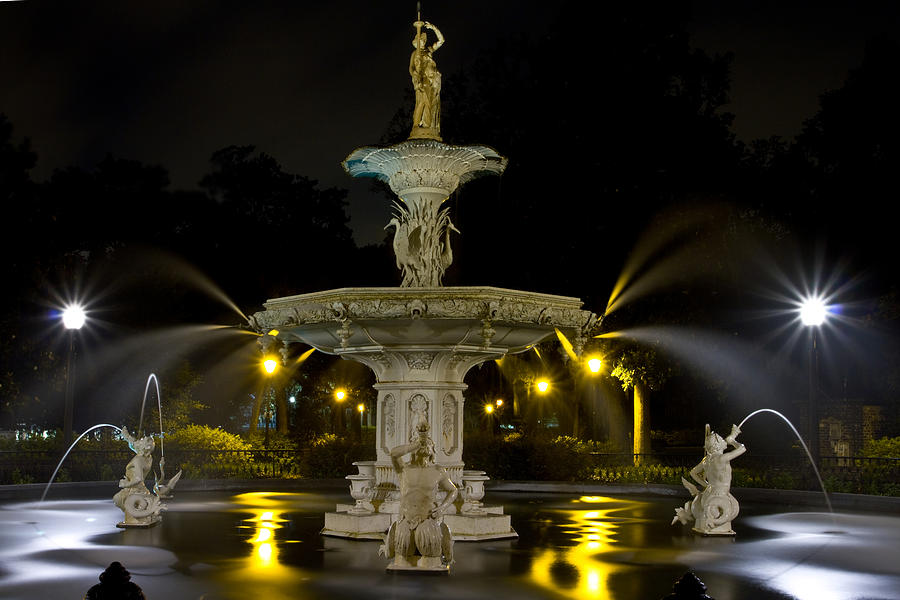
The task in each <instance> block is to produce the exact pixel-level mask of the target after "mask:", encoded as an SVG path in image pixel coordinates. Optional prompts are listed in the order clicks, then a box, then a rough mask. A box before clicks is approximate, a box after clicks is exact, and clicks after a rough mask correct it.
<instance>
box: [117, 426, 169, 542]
mask: <svg viewBox="0 0 900 600" xmlns="http://www.w3.org/2000/svg"><path fill="white" fill-rule="evenodd" d="M121 433H122V438H123V439H124V440H125V441H126V442H128V447H129V448H131V450H132V451H133V452H134V458H132V459H131V460H130V461H129V462H128V465H127V466H126V467H125V477H123V478H122V479H120V480H119V487H120V488H122V489H121V490H119V491H118V492H117V493H116V495H115V496H113V501H115V503H116V506H118V507H119V508H120V509H122V511H123V512H124V513H125V519H124V520H123V521H122V522H121V523H118V524H117V525H116V526H117V527H151V526H152V525H155V524H156V523H158V522H159V521H160V519H161V518H162V517H160V514H159V513H160V511H162V510H164V509H165V508H166V507H165V505H164V504H163V503H162V502H160V500H159V496H157V495H156V494H153V493H151V492H150V490H148V489H147V485H146V484H145V483H144V480H145V479H146V478H147V476H148V475H149V474H150V471H151V470H152V468H153V456H152V455H153V450H154V448H156V443H155V442H154V441H153V436H150V435H148V436H144V437H142V438H136V437H134V436H133V435H131V433H129V431H128V428H127V427H123V428H122V432H121Z"/></svg>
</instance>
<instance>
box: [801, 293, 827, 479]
mask: <svg viewBox="0 0 900 600" xmlns="http://www.w3.org/2000/svg"><path fill="white" fill-rule="evenodd" d="M827 316H828V307H827V306H826V305H825V301H824V300H823V299H822V298H821V297H820V296H811V297H809V298H806V299H805V300H803V302H802V303H801V304H800V321H801V322H802V323H803V324H804V325H806V326H807V327H809V342H810V343H809V406H808V408H807V413H808V415H807V416H808V422H807V435H808V436H809V453H810V454H811V455H812V459H813V462H814V463H818V462H819V421H818V418H817V416H818V414H817V413H818V411H817V406H816V400H817V397H818V391H819V390H818V387H819V381H818V374H819V369H818V358H819V357H818V350H817V348H816V342H817V340H816V337H817V336H816V334H817V333H818V330H819V327H820V326H821V325H822V324H823V323H824V322H825V319H826V317H827Z"/></svg>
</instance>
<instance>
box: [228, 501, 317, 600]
mask: <svg viewBox="0 0 900 600" xmlns="http://www.w3.org/2000/svg"><path fill="white" fill-rule="evenodd" d="M300 495H301V494H293V493H280V492H248V493H245V494H238V495H236V496H233V498H232V500H233V501H234V502H235V503H236V504H237V505H238V506H240V509H239V510H240V512H243V513H250V515H252V516H250V517H249V518H244V519H242V525H241V526H240V527H239V529H240V530H244V529H246V530H252V534H251V535H249V536H248V537H247V543H248V544H250V546H251V547H252V550H251V551H250V552H249V554H248V555H247V556H246V557H245V558H242V559H240V562H239V564H238V565H235V568H231V569H228V577H229V578H233V579H234V580H235V581H241V582H247V581H252V582H254V585H256V586H257V588H258V590H259V595H260V597H267V598H288V597H289V596H286V595H285V594H284V592H283V590H286V589H290V588H291V587H292V586H294V585H297V584H299V582H300V581H301V579H302V577H303V576H304V573H303V572H302V570H301V569H298V568H296V567H292V566H287V565H285V564H282V562H281V560H280V558H279V550H280V548H281V545H282V544H284V543H287V542H290V541H292V540H284V539H278V538H279V535H283V534H281V533H280V530H282V529H283V528H284V523H286V522H288V520H287V519H285V518H283V516H282V515H284V514H286V512H287V511H290V510H292V507H293V506H294V502H295V500H294V499H295V498H297V497H298V496H300Z"/></svg>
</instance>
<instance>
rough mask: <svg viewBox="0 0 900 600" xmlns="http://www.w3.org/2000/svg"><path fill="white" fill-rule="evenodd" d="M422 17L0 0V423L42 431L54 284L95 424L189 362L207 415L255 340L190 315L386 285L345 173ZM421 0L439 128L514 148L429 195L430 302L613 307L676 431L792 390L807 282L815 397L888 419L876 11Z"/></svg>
mask: <svg viewBox="0 0 900 600" xmlns="http://www.w3.org/2000/svg"><path fill="white" fill-rule="evenodd" d="M414 8H415V6H414V3H412V2H362V1H359V2H357V1H348V2H341V3H324V2H323V3H305V2H304V3H298V2H257V3H253V4H252V5H246V4H245V3H237V2H201V1H196V2H152V3H151V2H128V3H120V2H79V3H69V4H68V5H60V4H59V3H55V2H54V3H50V2H35V1H31V0H25V1H22V2H2V3H0V76H2V85H0V113H2V114H4V115H5V120H3V121H2V123H0V125H2V127H0V148H2V153H0V175H2V178H0V194H2V195H0V200H2V202H3V212H4V218H3V253H4V271H3V276H4V279H5V285H4V288H5V289H6V290H7V291H6V292H5V293H4V298H3V335H4V340H5V341H4V346H3V352H4V356H3V367H4V371H5V373H6V374H5V375H4V377H5V378H4V383H3V387H2V388H0V393H2V394H3V397H4V402H5V403H6V404H5V407H6V409H5V410H6V411H7V413H5V414H7V415H13V414H20V413H22V410H21V409H22V407H25V406H32V405H34V404H35V399H41V402H42V403H43V404H42V406H43V407H44V408H43V409H42V410H43V412H42V413H41V415H43V416H40V417H38V416H35V417H33V418H34V419H39V418H40V419H43V422H45V423H49V422H52V420H53V417H54V411H58V405H59V401H61V397H60V389H61V387H60V386H61V383H60V382H61V375H60V372H61V371H60V369H61V361H62V360H63V358H64V356H65V347H66V346H65V336H64V334H63V333H62V332H61V331H60V328H59V326H58V322H57V321H56V318H55V317H56V314H57V313H56V312H55V311H56V310H57V309H58V308H59V306H61V305H62V304H64V303H66V302H68V301H71V300H74V299H76V298H78V299H81V300H83V301H85V302H87V304H88V308H89V316H90V318H91V325H90V326H89V327H88V328H86V330H85V331H83V332H82V333H81V334H80V335H81V337H82V338H83V339H82V343H83V351H82V360H84V361H85V362H84V367H83V370H84V373H82V374H81V377H80V378H79V385H80V386H82V387H83V388H84V390H83V392H82V393H87V394H90V395H92V396H93V397H94V398H95V401H94V402H93V403H91V405H92V406H94V407H96V408H93V409H91V410H92V411H93V412H92V413H91V414H84V413H82V416H81V417H79V418H81V419H83V420H85V422H87V420H88V419H93V418H95V417H96V418H100V415H101V414H106V413H108V412H109V411H110V404H114V403H115V402H117V400H114V399H113V398H114V397H115V398H120V397H122V396H123V395H127V394H133V393H135V392H134V390H135V389H137V388H138V387H140V388H141V389H142V387H143V380H144V378H145V377H146V373H148V372H149V371H164V370H165V369H167V368H172V365H175V364H178V363H179V361H180V360H182V358H183V357H185V356H188V357H190V359H191V360H192V361H193V363H194V364H195V365H196V366H197V368H198V369H199V370H200V371H202V372H204V373H205V381H206V389H205V391H204V394H205V397H207V398H213V397H215V396H216V395H217V394H218V395H229V394H233V393H235V392H233V391H232V389H240V390H243V389H244V388H245V387H246V385H247V384H245V383H241V381H243V379H241V378H242V377H243V378H252V375H251V374H250V369H249V367H246V365H247V364H249V363H250V362H251V358H250V357H251V356H252V344H250V345H249V346H248V344H247V339H248V336H243V335H238V334H233V333H228V332H227V331H224V330H216V332H217V334H218V335H221V336H222V337H221V339H220V338H218V337H215V336H214V335H213V334H212V333H210V332H209V330H208V329H204V328H205V327H209V324H213V325H228V326H234V325H238V324H240V323H242V322H243V317H242V315H240V314H239V313H241V312H243V313H246V314H250V313H252V312H255V311H257V310H259V309H260V308H261V304H262V302H263V301H265V299H266V298H271V297H277V296H282V295H288V294H294V293H302V292H309V291H315V290H318V289H327V288H331V287H343V286H350V285H395V284H396V283H397V282H398V281H399V277H398V275H397V274H396V273H395V272H394V269H393V258H392V257H391V256H390V253H389V249H388V247H387V246H386V245H385V244H384V243H383V242H384V240H385V239H386V233H385V232H384V231H383V229H382V228H383V226H384V224H385V223H386V222H387V220H388V218H389V212H390V208H389V196H388V195H387V194H385V193H384V189H383V186H379V185H377V184H373V183H372V182H371V181H354V180H351V179H350V178H349V177H348V176H347V175H346V174H345V173H344V172H343V170H342V168H341V166H340V162H341V160H342V159H343V158H344V157H345V156H346V155H347V154H349V153H350V151H352V150H353V149H354V148H356V147H358V146H363V145H370V144H378V143H391V142H396V141H399V140H401V139H403V138H404V137H405V132H406V131H408V119H407V115H408V113H409V111H410V110H411V102H412V100H411V91H410V88H411V86H410V82H409V76H408V73H407V71H406V69H407V62H408V57H409V53H410V52H411V44H410V41H411V35H412V31H413V29H412V27H411V24H410V23H411V21H412V20H413V19H414ZM423 11H424V15H423V16H424V18H425V19H427V20H429V21H431V22H433V23H435V24H436V25H437V26H438V27H439V28H440V29H441V30H442V32H443V33H444V35H445V36H446V38H447V43H446V44H445V46H444V47H443V48H441V49H440V50H439V51H438V53H437V54H436V57H435V58H436V60H437V63H438V66H439V68H440V69H441V71H442V73H443V75H444V93H443V95H442V100H443V108H442V114H443V123H442V125H443V129H442V131H443V134H444V138H445V141H448V142H451V143H459V144H464V143H484V144H489V145H492V146H494V147H496V148H497V149H498V150H499V151H500V152H501V153H502V154H504V155H506V156H508V157H509V158H510V165H509V168H508V170H507V172H506V174H504V176H503V177H502V178H493V179H484V180H478V181H476V182H473V183H471V184H468V185H467V186H465V187H464V188H462V189H461V190H460V191H459V192H458V193H456V194H454V196H452V197H451V199H450V202H451V205H452V210H453V219H454V222H455V223H456V224H457V225H458V226H459V228H460V229H461V231H462V234H461V236H459V237H458V238H456V239H455V240H454V255H455V257H456V262H455V263H454V266H453V267H452V268H451V270H450V271H449V272H448V274H447V278H446V283H447V284H450V285H497V286H505V287H514V288H519V289H529V290H534V291H541V292H548V293H557V294H562V295H572V296H577V297H580V298H582V299H584V300H585V306H586V308H589V309H591V310H593V311H594V312H596V313H598V314H603V313H605V312H608V313H609V314H608V316H607V318H606V321H605V323H604V330H605V331H607V332H609V331H630V332H632V333H631V335H632V337H631V338H629V339H635V340H638V341H640V342H641V343H642V344H644V345H647V344H650V345H651V346H653V347H655V348H657V349H661V350H664V352H663V354H667V355H668V356H669V357H670V359H671V360H672V361H674V364H676V366H678V365H680V366H681V367H682V368H681V370H680V371H679V370H678V369H676V370H675V371H673V372H680V373H682V375H681V376H678V377H680V378H681V379H680V380H681V385H682V389H679V388H677V387H673V386H672V385H669V386H668V388H667V389H668V390H669V392H668V393H669V394H670V397H669V400H671V401H669V400H667V402H668V404H665V405H660V406H662V407H663V408H660V411H662V412H661V413H660V414H661V415H663V416H664V417H665V418H666V419H670V420H672V421H673V422H674V421H677V420H679V419H680V418H681V417H680V416H679V415H683V413H684V412H685V410H686V408H685V407H687V408H689V409H690V410H691V411H693V410H694V408H693V407H694V406H695V405H696V406H699V407H702V410H708V411H711V412H712V411H715V412H717V413H723V412H724V413H726V414H727V418H738V417H739V416H740V415H742V414H745V412H746V411H745V409H747V408H753V407H758V406H764V405H767V403H768V402H771V403H772V404H773V405H777V406H789V405H790V404H791V402H793V401H794V400H796V397H797V396H798V395H802V394H803V393H804V392H803V386H804V385H805V383H806V375H805V373H807V372H808V371H806V370H805V368H806V367H805V366H804V360H805V353H804V352H805V348H807V338H806V334H807V332H805V331H804V330H803V329H802V328H801V327H800V326H799V324H798V323H797V322H796V310H795V309H796V305H795V304H796V301H797V300H798V299H799V298H800V297H801V296H802V295H804V294H805V293H809V292H817V293H822V294H825V295H827V296H828V298H829V302H830V303H831V304H833V305H834V311H835V313H836V315H837V317H838V318H835V319H833V320H832V324H831V325H830V326H829V327H828V328H827V330H826V329H823V331H822V339H821V340H820V348H821V354H822V361H823V362H822V365H823V366H822V368H821V369H820V374H821V375H822V378H823V382H824V383H823V387H824V388H825V389H827V390H828V393H829V394H831V396H832V397H834V398H839V397H840V395H841V394H844V395H845V396H852V397H860V398H862V397H864V398H870V399H871V398H874V399H877V400H878V401H879V402H882V403H888V404H893V403H894V400H893V399H894V398H895V392H896V388H897V375H896V373H897V362H898V361H897V349H896V336H895V328H896V315H897V313H898V311H897V309H896V306H897V298H896V286H895V284H896V273H897V269H896V261H895V258H894V255H895V253H894V251H893V243H892V242H893V238H894V236H895V225H894V223H895V221H894V220H893V219H892V218H891V217H890V216H889V215H890V214H891V209H892V206H893V204H894V203H895V198H896V192H895V190H894V171H895V164H896V159H897V158H898V137H897V136H898V133H900V128H898V120H897V113H896V108H895V107H896V105H897V102H896V100H897V93H896V92H897V85H896V73H895V71H896V68H895V67H896V64H897V58H898V57H900V52H898V46H897V37H896V36H897V10H896V7H895V5H894V4H893V3H886V2H885V3H858V2H857V3H850V2H835V3H826V4H824V5H823V4H822V3H811V2H809V3H807V2H797V3H790V6H787V7H786V6H783V3H775V2H753V3H749V2H747V3H742V2H736V3H735V2H729V3H716V2H708V3H707V2H693V3H691V2H674V3H672V2H670V3H659V4H653V3H651V4H642V5H640V6H624V7H623V6H618V7H608V6H595V3H578V2H560V3H538V2H499V1H498V2H468V1H458V2H429V3H426V4H425V6H424V8H423ZM823 94H824V96H823ZM617 283H619V284H621V286H622V289H624V290H626V292H627V293H625V294H623V295H622V296H621V299H620V300H619V301H618V302H616V303H613V301H614V300H616V298H619V296H618V294H617V293H616V292H614V290H617V289H619V287H617ZM609 308H611V309H612V310H608V309H609ZM837 313H839V314H837ZM192 323H201V324H204V325H202V326H197V327H196V328H192V326H189V325H188V324H192ZM637 327H641V328H644V329H643V330H639V331H637V332H635V331H634V330H635V328H637ZM673 327H674V328H676V331H677V332H678V333H677V334H673V333H671V332H672V331H673V330H672V329H664V328H673ZM228 331H233V330H228ZM667 340H668V341H667ZM619 350H620V349H617V348H612V350H610V351H619ZM242 364H243V365H245V367H241V368H238V367H236V366H235V365H242ZM242 368H244V369H245V370H246V373H244V372H243V371H241V369H242ZM663 370H665V369H663ZM685 372H691V373H695V375H694V376H692V378H691V381H685V376H684V375H683V374H684V373H685ZM761 374H764V375H761ZM226 375H227V376H226ZM238 375H240V377H239V376H238ZM678 377H676V378H675V379H676V380H677V379H678ZM698 379H699V380H702V381H697V380H698ZM211 382H218V383H216V384H215V385H213V383H211ZM88 390H90V391H89V392H88ZM240 393H243V392H240ZM209 402H210V403H213V400H210V401H209ZM129 403H130V401H129ZM665 406H669V407H670V408H669V409H666V410H663V409H664V407H665ZM123 410H124V409H123ZM698 412H699V410H698ZM731 413H734V414H733V415H732V414H731ZM5 418H6V417H5ZM18 418H19V417H9V419H11V420H16V419H18ZM29 418H31V417H29ZM698 418H702V417H698ZM722 418H723V419H725V418H726V417H725V416H723V417H722ZM90 422H94V421H90Z"/></svg>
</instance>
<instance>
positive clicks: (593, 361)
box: [573, 356, 603, 439]
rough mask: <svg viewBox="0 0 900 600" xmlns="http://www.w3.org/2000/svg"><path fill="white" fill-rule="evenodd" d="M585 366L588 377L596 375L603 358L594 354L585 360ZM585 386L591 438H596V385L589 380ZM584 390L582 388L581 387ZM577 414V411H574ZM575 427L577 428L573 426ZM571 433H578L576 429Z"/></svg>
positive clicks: (601, 365)
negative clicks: (589, 405) (589, 404)
mask: <svg viewBox="0 0 900 600" xmlns="http://www.w3.org/2000/svg"><path fill="white" fill-rule="evenodd" d="M585 366H586V367H587V370H588V373H589V376H590V377H593V376H595V375H597V373H599V372H600V369H601V368H602V367H603V360H602V359H600V358H598V357H596V356H594V357H591V358H589V359H588V360H587V361H585ZM585 387H587V388H588V390H589V392H590V393H589V398H590V403H591V439H597V397H596V387H595V385H594V382H592V381H591V382H590V383H589V384H588V385H586V386H585ZM582 390H584V388H582ZM576 414H577V413H576ZM575 429H577V428H575ZM573 435H576V436H577V435H578V431H577V430H576V431H574V432H573Z"/></svg>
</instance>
